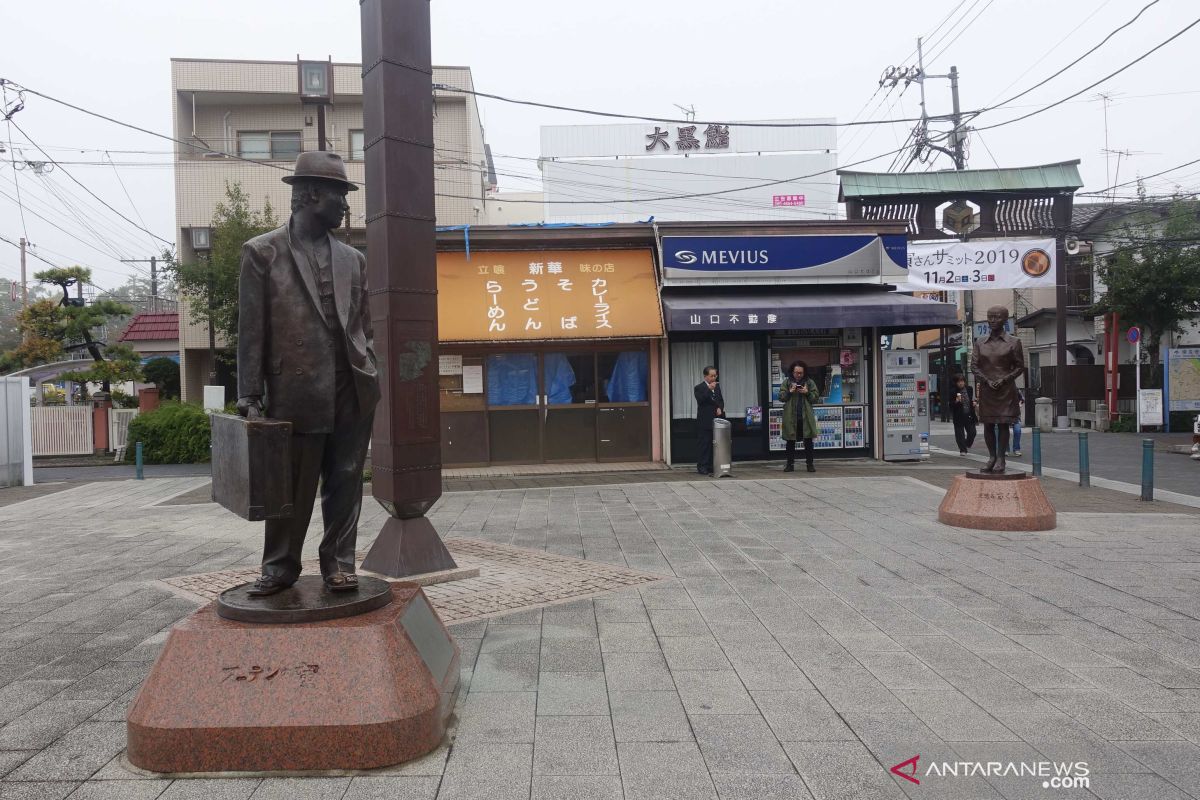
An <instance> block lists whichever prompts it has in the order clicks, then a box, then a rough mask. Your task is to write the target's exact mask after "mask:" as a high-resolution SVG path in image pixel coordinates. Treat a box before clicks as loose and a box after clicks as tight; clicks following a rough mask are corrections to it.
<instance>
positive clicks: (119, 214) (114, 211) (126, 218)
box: [12, 122, 175, 247]
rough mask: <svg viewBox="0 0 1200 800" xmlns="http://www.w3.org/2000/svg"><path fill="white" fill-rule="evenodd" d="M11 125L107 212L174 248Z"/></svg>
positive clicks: (23, 131) (167, 240)
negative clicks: (109, 201) (128, 215)
mask: <svg viewBox="0 0 1200 800" xmlns="http://www.w3.org/2000/svg"><path fill="white" fill-rule="evenodd" d="M12 125H13V127H14V128H16V129H17V130H18V131H20V132H21V135H22V136H24V137H25V138H26V139H28V140H29V141H30V143H31V144H33V146H34V147H36V148H37V149H38V150H39V151H40V152H41V154H42V155H44V156H45V157H46V160H47V161H49V162H50V163H51V164H54V165H55V166H56V167H58V168H59V169H61V170H62V171H63V174H64V175H66V176H67V177H68V178H70V179H71V180H72V181H74V182H75V183H76V184H78V186H79V188H81V189H83V190H84V191H85V192H87V193H88V194H90V195H91V196H92V197H94V198H96V200H97V201H99V203H100V204H101V205H103V206H104V207H105V208H107V209H108V210H109V211H111V212H113V213H114V214H116V215H117V216H118V217H120V218H121V219H123V220H125V221H126V222H128V223H129V224H130V225H132V226H133V227H135V228H137V229H139V230H141V231H145V232H146V233H148V234H150V235H151V236H153V237H154V238H155V239H158V240H159V241H160V242H162V243H164V244H169V245H171V246H172V247H174V246H175V243H174V242H173V241H171V240H169V239H164V238H162V237H161V236H159V235H158V234H156V233H155V232H154V231H152V230H150V229H149V228H146V227H143V226H141V225H139V224H137V223H136V222H134V221H133V220H131V219H130V218H129V217H127V216H125V215H124V214H122V213H121V212H120V211H118V210H117V209H115V208H113V207H112V206H111V205H109V204H108V202H107V201H106V200H104V198H102V197H100V195H98V194H96V193H95V192H93V191H92V190H91V189H89V188H88V187H87V186H86V185H84V184H83V183H81V182H80V181H79V179H78V178H76V177H75V176H74V175H72V174H71V173H70V172H69V171H68V170H67V169H66V167H63V166H62V165H61V164H59V163H58V162H56V161H55V160H54V157H53V156H51V155H50V154H49V153H47V152H46V151H45V150H42V148H41V146H39V145H38V143H37V142H35V141H34V140H33V137H32V136H30V135H29V134H28V133H26V132H25V129H24V128H22V127H21V126H20V125H18V124H17V123H16V122H13V123H12Z"/></svg>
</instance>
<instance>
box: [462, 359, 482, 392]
mask: <svg viewBox="0 0 1200 800" xmlns="http://www.w3.org/2000/svg"><path fill="white" fill-rule="evenodd" d="M462 381H463V382H462V391H463V394H483V365H482V364H476V365H474V366H470V365H467V366H463V367H462Z"/></svg>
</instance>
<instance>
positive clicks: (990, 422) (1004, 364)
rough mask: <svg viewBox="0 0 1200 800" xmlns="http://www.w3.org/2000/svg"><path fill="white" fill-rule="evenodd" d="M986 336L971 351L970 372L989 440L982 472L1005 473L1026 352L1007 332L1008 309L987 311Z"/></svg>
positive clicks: (995, 308) (1019, 399)
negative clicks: (1009, 438)
mask: <svg viewBox="0 0 1200 800" xmlns="http://www.w3.org/2000/svg"><path fill="white" fill-rule="evenodd" d="M987 320H988V327H989V328H991V330H990V332H989V333H988V335H987V336H985V337H983V338H982V339H976V340H975V346H974V348H972V352H971V372H972V373H973V374H974V375H975V377H976V379H977V380H978V383H977V384H976V388H975V397H976V398H978V402H979V421H980V423H982V424H983V440H984V441H985V442H986V443H987V449H988V456H989V458H988V463H987V466H986V467H984V468H983V470H982V472H992V473H1003V472H1004V470H1005V469H1006V468H1007V467H1006V465H1005V463H1004V454H1005V453H1007V452H1008V434H1009V429H1008V426H1009V425H1012V424H1013V423H1014V422H1016V421H1017V420H1018V419H1019V417H1020V415H1021V398H1020V395H1019V394H1018V393H1017V378H1018V377H1019V376H1020V375H1021V374H1022V373H1024V372H1025V352H1024V350H1023V349H1022V347H1021V341H1020V340H1019V339H1017V338H1016V337H1015V336H1012V335H1011V334H1008V333H1006V332H1005V331H1004V323H1006V322H1008V309H1007V308H1005V307H1004V306H992V307H991V308H989V309H988V312H987Z"/></svg>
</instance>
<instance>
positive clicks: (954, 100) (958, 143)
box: [879, 38, 974, 422]
mask: <svg viewBox="0 0 1200 800" xmlns="http://www.w3.org/2000/svg"><path fill="white" fill-rule="evenodd" d="M927 78H947V79H949V81H950V101H951V108H952V111H951V114H950V117H949V120H950V122H951V124H952V125H953V126H954V127H953V129H952V130H951V131H950V136H949V144H950V147H949V148H945V147H941V146H940V145H936V144H933V143H932V142H930V141H929V121H930V119H946V118H945V117H930V116H929V112H928V111H927V110H926V108H925V80H926V79H927ZM902 82H903V83H904V85H905V88H907V87H908V85H909V84H912V83H915V84H917V88H918V89H919V90H920V92H921V100H920V104H921V120H920V122H918V123H917V124H916V127H915V128H914V130H913V136H912V138H913V147H912V156H911V157H910V158H909V159H908V161H907V162H906V163H905V164H904V166H903V167H902V168H901V170H900V171H901V172H903V171H905V170H906V169H908V167H909V166H910V165H911V164H912V163H913V162H914V161H917V160H918V159H920V158H921V157H922V155H923V154H924V153H925V152H926V151H938V152H941V153H945V154H946V155H948V156H950V158H951V160H952V161H953V162H954V168H955V169H956V170H964V169H966V168H967V155H966V147H965V144H966V140H967V137H966V132H965V130H964V128H963V120H962V107H961V105H960V103H959V99H958V67H956V66H951V67H950V71H949V72H948V73H946V74H945V75H928V74H926V72H925V46H924V41H923V39H921V38H918V39H917V66H916V67H903V66H902V67H888V68H887V70H885V71H884V73H883V77H882V78H881V79H880V81H879V85H880V86H883V85H885V84H891V86H892V88H895V87H896V86H897V85H899V84H900V83H902ZM948 295H949V293H948V292H943V294H942V296H943V299H947V298H948ZM963 316H964V325H963V329H962V343H963V347H964V348H966V347H967V346H968V345H969V343H970V333H971V329H972V325H973V324H974V320H973V316H974V298H973V297H972V295H971V292H970V291H967V292H966V293H965V294H964V296H963ZM938 338H939V346H940V350H941V358H942V372H941V378H940V379H939V381H938V383H939V388H940V389H941V391H940V394H941V397H942V403H941V406H942V413H941V416H942V421H943V422H947V421H949V419H950V404H949V403H948V402H947V399H948V398H949V393H950V384H951V377H950V376H951V370H950V342H949V337H948V336H947V334H946V329H945V328H942V330H941V333H940V334H939V337H938ZM963 371H964V373H965V372H966V365H965V364H964V365H963Z"/></svg>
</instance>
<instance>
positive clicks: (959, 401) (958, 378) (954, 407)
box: [950, 375, 977, 456]
mask: <svg viewBox="0 0 1200 800" xmlns="http://www.w3.org/2000/svg"><path fill="white" fill-rule="evenodd" d="M950 416H951V417H952V419H953V420H954V441H955V442H957V443H958V454H959V455H960V456H965V455H966V454H967V451H968V450H970V449H971V445H973V444H975V433H976V428H975V426H976V423H977V420H976V416H975V392H974V391H973V390H972V389H971V387H970V386H967V379H966V377H964V376H962V375H955V376H954V386H953V387H952V388H951V390H950Z"/></svg>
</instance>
